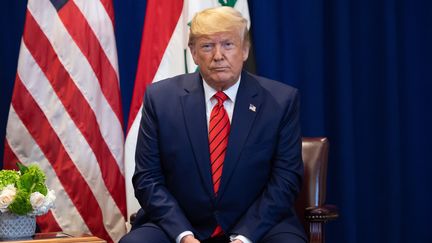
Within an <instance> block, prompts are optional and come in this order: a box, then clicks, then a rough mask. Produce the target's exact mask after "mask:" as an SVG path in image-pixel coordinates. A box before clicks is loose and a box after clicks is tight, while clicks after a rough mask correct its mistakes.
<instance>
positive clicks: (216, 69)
mask: <svg viewBox="0 0 432 243" xmlns="http://www.w3.org/2000/svg"><path fill="white" fill-rule="evenodd" d="M227 69H228V67H214V68H212V69H211V70H213V71H216V72H220V71H225V70H227Z"/></svg>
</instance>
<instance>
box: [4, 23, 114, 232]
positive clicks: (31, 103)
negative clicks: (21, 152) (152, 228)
mask: <svg viewBox="0 0 432 243" xmlns="http://www.w3.org/2000/svg"><path fill="white" fill-rule="evenodd" d="M29 15H30V14H28V16H29ZM12 106H13V107H14V109H15V112H16V113H17V115H18V117H19V118H20V119H21V121H22V122H23V124H24V126H25V127H26V128H27V130H28V131H29V133H30V134H31V136H32V137H33V138H34V140H35V142H36V143H37V144H38V145H39V147H40V149H41V151H42V152H43V153H44V155H45V157H46V158H47V160H48V161H49V162H50V164H51V166H52V168H53V169H54V171H55V173H56V174H57V177H58V179H59V180H60V182H61V184H62V185H63V188H64V189H65V191H66V193H67V194H68V196H69V198H70V199H71V200H72V202H73V204H74V205H75V207H76V208H77V210H78V212H79V213H80V215H81V217H82V218H83V219H84V221H85V222H86V224H87V225H88V226H89V229H90V231H91V232H92V234H94V235H97V236H100V237H102V238H104V239H110V236H109V234H108V232H107V231H106V230H105V227H103V225H104V224H103V216H102V212H101V209H100V207H99V205H98V202H97V200H96V198H95V196H94V195H93V193H92V191H91V190H90V188H89V185H88V184H87V183H86V181H85V180H84V178H83V177H82V175H81V173H80V172H79V170H78V169H77V168H76V166H75V164H74V163H73V161H72V159H71V158H70V157H69V154H68V153H67V152H66V150H65V148H64V147H63V144H62V143H61V141H60V139H59V137H58V136H57V134H56V132H55V131H54V129H53V128H52V127H51V125H50V123H49V122H48V120H47V118H46V117H45V115H44V113H43V111H42V110H41V109H40V107H39V106H38V104H37V103H36V102H35V100H34V99H33V97H32V96H31V94H30V93H29V92H28V90H27V89H26V87H25V86H24V85H23V83H22V81H21V79H20V78H19V76H18V75H17V78H16V80H15V87H14V93H13V96H12Z"/></svg>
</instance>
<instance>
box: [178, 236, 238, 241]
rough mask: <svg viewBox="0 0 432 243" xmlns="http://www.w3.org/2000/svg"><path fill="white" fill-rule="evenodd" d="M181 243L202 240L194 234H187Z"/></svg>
mask: <svg viewBox="0 0 432 243" xmlns="http://www.w3.org/2000/svg"><path fill="white" fill-rule="evenodd" d="M180 243H200V241H199V240H197V239H195V237H194V236H193V235H186V236H184V237H183V238H182V239H181V241H180ZM239 243H241V241H240V242H239Z"/></svg>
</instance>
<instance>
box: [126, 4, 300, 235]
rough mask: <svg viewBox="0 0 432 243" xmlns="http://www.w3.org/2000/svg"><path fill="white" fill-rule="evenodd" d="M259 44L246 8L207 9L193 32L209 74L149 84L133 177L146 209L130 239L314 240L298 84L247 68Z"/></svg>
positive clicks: (197, 55) (197, 58) (197, 57)
mask: <svg viewBox="0 0 432 243" xmlns="http://www.w3.org/2000/svg"><path fill="white" fill-rule="evenodd" d="M249 46H250V43H249V39H248V30H247V21H246V20H245V19H244V18H243V17H242V16H241V14H240V13H239V12H237V11H236V10H234V9H233V8H229V7H219V8H212V9H207V10H204V11H202V12H200V13H198V14H197V15H196V16H195V17H194V19H193V20H192V23H191V29H190V36H189V47H190V49H191V53H192V56H193V59H194V62H195V63H196V64H197V65H198V66H199V72H197V73H194V74H185V75H180V76H177V77H173V78H170V79H167V80H164V81H160V82H157V83H155V84H153V85H151V86H149V87H148V89H147V91H146V94H145V98H144V109H143V116H142V120H141V125H140V126H141V127H140V131H139V135H138V142H137V152H136V168H135V174H134V176H133V179H132V181H133V185H134V188H135V196H136V197H137V199H138V201H139V203H140V205H141V207H142V209H141V210H140V211H139V212H138V214H137V218H136V221H135V223H134V226H133V228H132V231H131V232H130V233H129V234H127V235H126V236H125V237H124V238H123V239H122V241H121V242H122V243H123V242H167V243H169V242H181V243H191V242H230V241H232V242H236V243H241V242H243V243H248V242H265V243H271V242H279V243H286V242H288V243H300V242H302V243H304V242H306V241H305V239H306V237H305V235H304V232H303V230H302V227H301V225H300V224H299V221H298V219H297V218H296V216H295V213H294V210H293V203H294V200H295V197H296V195H297V193H298V192H299V190H300V185H301V178H302V174H303V163H302V160H301V138H300V127H299V101H298V94H297V90H295V89H294V88H292V87H289V86H287V85H284V84H282V83H279V82H275V81H271V80H268V79H265V78H262V77H257V76H254V75H251V74H249V73H247V72H245V71H242V68H243V62H244V61H245V60H246V59H247V57H248V53H249Z"/></svg>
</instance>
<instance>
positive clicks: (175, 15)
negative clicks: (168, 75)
mask: <svg viewBox="0 0 432 243" xmlns="http://www.w3.org/2000/svg"><path fill="white" fill-rule="evenodd" d="M182 9H183V1H180V0H171V1H158V0H154V1H152V0H149V1H148V2H147V10H146V15H145V23H144V30H143V37H142V40H141V50H140V56H139V62H138V69H137V74H136V79H135V86H134V91H133V95H132V102H131V107H130V113H129V120H128V131H129V128H130V127H131V125H132V123H133V121H134V120H135V117H136V115H137V114H138V111H139V108H140V107H141V104H142V98H143V95H144V92H145V90H146V87H147V85H148V84H150V83H151V82H152V80H153V78H154V76H155V74H156V71H157V70H158V67H159V64H160V62H161V60H162V57H163V54H164V53H165V49H166V47H167V46H168V43H169V40H170V39H171V36H172V33H173V32H174V29H175V26H176V25H177V22H178V20H179V18H180V15H181V12H182Z"/></svg>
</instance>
